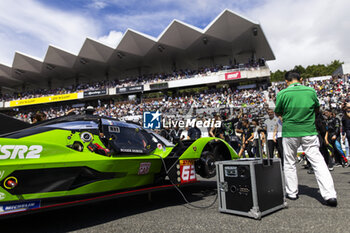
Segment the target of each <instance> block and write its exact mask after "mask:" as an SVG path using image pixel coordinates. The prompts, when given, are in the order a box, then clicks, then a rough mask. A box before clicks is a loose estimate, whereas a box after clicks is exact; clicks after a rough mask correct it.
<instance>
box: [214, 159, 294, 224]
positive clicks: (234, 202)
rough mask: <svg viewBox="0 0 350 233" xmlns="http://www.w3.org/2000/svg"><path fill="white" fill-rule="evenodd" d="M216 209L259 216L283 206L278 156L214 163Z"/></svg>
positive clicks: (253, 216) (285, 205) (254, 216)
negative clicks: (216, 190)
mask: <svg viewBox="0 0 350 233" xmlns="http://www.w3.org/2000/svg"><path fill="white" fill-rule="evenodd" d="M216 171H217V184H218V195H219V211H220V212H224V213H231V214H237V215H243V216H247V217H252V218H255V219H261V217H262V216H264V215H267V214H269V213H272V212H274V211H277V210H279V209H282V208H285V207H287V203H286V201H285V193H284V182H283V178H282V169H281V162H280V159H269V160H268V159H264V160H261V159H255V158H253V159H241V160H231V161H220V162H217V163H216Z"/></svg>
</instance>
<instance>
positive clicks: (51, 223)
mask: <svg viewBox="0 0 350 233" xmlns="http://www.w3.org/2000/svg"><path fill="white" fill-rule="evenodd" d="M181 190H182V191H183V193H184V194H185V196H186V198H187V199H188V201H189V202H195V201H199V200H202V199H203V198H205V197H208V196H211V195H215V194H216V182H215V181H201V182H200V183H198V184H194V185H193V186H187V187H184V188H182V189H181ZM184 204H186V203H185V201H184V200H183V199H182V197H181V195H180V194H179V193H178V192H177V191H176V190H175V189H170V190H164V191H159V192H154V193H152V195H151V200H149V199H148V195H147V194H141V195H137V196H132V197H123V198H119V199H113V200H108V201H101V202H97V203H92V204H86V205H81V206H75V207H67V208H64V209H57V210H50V211H46V212H40V213H33V214H29V215H25V216H18V217H13V218H9V219H3V220H0V226H1V233H5V232H6V233H7V232H11V233H13V232H26V233H30V232H35V233H41V232H45V233H46V232H55V233H60V232H68V231H74V230H81V229H84V228H88V227H92V226H96V225H100V224H104V223H108V222H110V221H114V220H117V219H120V218H124V217H127V216H132V215H136V214H140V213H144V212H149V211H152V210H156V209H161V208H166V207H169V206H178V205H184ZM190 208H192V207H190ZM169 214H171V213H169Z"/></svg>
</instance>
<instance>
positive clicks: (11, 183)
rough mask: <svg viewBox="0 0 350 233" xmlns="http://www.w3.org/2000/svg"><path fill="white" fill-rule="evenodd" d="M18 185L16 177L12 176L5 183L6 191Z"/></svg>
mask: <svg viewBox="0 0 350 233" xmlns="http://www.w3.org/2000/svg"><path fill="white" fill-rule="evenodd" d="M17 185H18V180H17V178H16V177H14V176H11V177H8V178H7V179H6V180H5V181H4V187H5V188H6V189H13V188H15V187H16V186H17Z"/></svg>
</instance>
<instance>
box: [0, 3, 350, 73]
mask: <svg viewBox="0 0 350 233" xmlns="http://www.w3.org/2000/svg"><path fill="white" fill-rule="evenodd" d="M226 8H228V9H231V10H233V11H236V12H238V13H240V14H242V15H244V16H246V17H248V18H250V19H252V20H255V21H258V22H260V23H261V25H262V27H263V29H264V31H265V34H266V36H267V38H268V40H269V42H270V44H271V46H272V49H273V51H274V53H275V55H276V61H272V62H269V65H270V67H271V69H272V70H276V69H290V68H292V67H293V66H294V65H297V64H302V65H309V64H318V63H328V62H330V61H331V60H332V59H341V60H343V61H347V62H350V43H349V42H348V41H349V33H348V32H349V31H350V24H349V23H347V22H348V21H349V20H348V11H347V10H348V9H350V1H347V0H262V1H257V0H234V1H233V0H191V1H188V0H177V1H170V0H157V1H150V0H60V1H53V0H16V1H14V0H1V1H0V9H1V10H2V11H1V14H0V63H3V64H6V65H11V64H12V61H13V57H14V53H15V51H19V52H23V53H25V54H28V55H31V56H34V57H37V58H38V59H41V60H42V59H43V58H44V56H45V53H46V50H47V47H48V46H49V45H54V46H56V47H59V48H61V49H64V50H66V51H69V52H71V53H73V54H77V53H78V52H79V50H80V48H81V46H82V44H83V42H84V40H85V38H86V37H90V38H94V39H96V40H99V41H101V42H103V43H105V44H108V45H110V46H111V47H115V46H116V45H117V43H118V41H119V40H120V38H121V36H122V34H123V33H124V32H125V30H126V29H127V28H132V29H134V30H137V31H140V32H143V33H146V34H149V35H151V36H154V37H158V35H159V34H160V33H161V32H162V31H163V30H164V29H165V28H166V26H167V25H168V24H169V23H170V22H171V21H172V20H173V19H180V20H182V21H184V22H186V23H188V24H192V25H195V26H197V27H199V28H204V27H206V26H207V25H208V24H209V23H210V22H211V21H212V20H213V19H214V18H215V17H216V16H217V15H218V14H219V13H220V12H222V11H223V10H224V9H226ZM4 9H6V10H4Z"/></svg>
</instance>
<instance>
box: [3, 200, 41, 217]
mask: <svg viewBox="0 0 350 233" xmlns="http://www.w3.org/2000/svg"><path fill="white" fill-rule="evenodd" d="M39 207H40V201H26V202H20V203H15V204H5V205H0V215H1V214H7V213H16V212H21V211H26V210H30V209H36V208H39Z"/></svg>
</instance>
